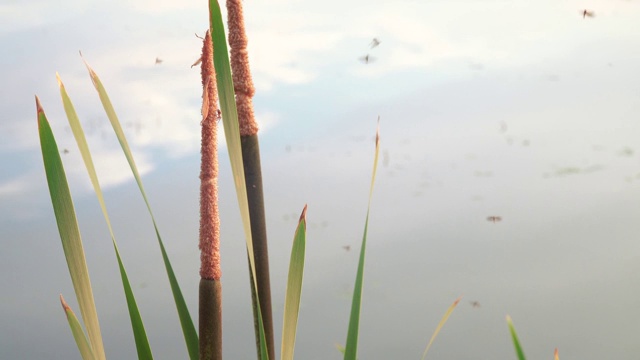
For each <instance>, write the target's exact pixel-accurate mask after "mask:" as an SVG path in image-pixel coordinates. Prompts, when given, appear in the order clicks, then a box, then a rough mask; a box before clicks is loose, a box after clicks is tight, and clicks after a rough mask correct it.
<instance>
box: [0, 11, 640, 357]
mask: <svg viewBox="0 0 640 360" xmlns="http://www.w3.org/2000/svg"><path fill="white" fill-rule="evenodd" d="M244 5H245V7H246V10H245V11H246V17H247V30H248V35H249V40H250V48H249V52H250V56H251V61H252V70H253V72H254V77H255V83H256V87H257V92H256V97H255V106H256V112H257V115H258V119H259V121H260V122H261V126H262V131H261V133H260V145H261V150H262V166H263V176H264V186H265V204H266V208H267V226H268V230H269V243H270V249H269V250H270V255H271V265H272V270H271V275H272V287H273V288H272V293H273V302H274V311H275V314H274V319H275V322H276V326H277V327H276V334H278V335H277V338H279V333H280V331H281V329H280V325H281V317H282V310H281V309H282V306H283V301H284V300H283V296H284V290H285V281H286V271H287V266H288V260H289V254H290V247H291V242H292V238H293V233H294V231H295V226H296V221H297V219H298V217H299V214H300V211H301V210H302V208H303V206H304V204H308V206H309V210H308V214H307V219H308V235H307V241H308V243H307V258H306V272H305V283H304V288H303V295H302V307H301V312H300V321H299V332H298V338H297V346H296V355H297V358H299V359H338V358H340V353H339V352H338V351H337V350H336V347H335V344H343V343H344V341H345V338H346V328H347V318H348V315H349V309H350V296H351V292H352V288H353V280H354V277H355V271H356V264H357V253H358V250H359V244H360V240H361V238H362V231H363V226H364V218H365V213H366V205H367V195H368V190H369V183H370V176H371V168H372V162H373V150H374V142H373V139H374V135H375V126H376V119H377V117H378V116H380V118H381V125H380V126H381V157H380V164H379V168H378V177H377V179H376V185H375V190H374V196H373V202H372V208H371V218H370V225H369V240H368V249H367V260H366V269H365V271H366V273H365V285H364V300H363V308H362V320H361V334H360V346H359V358H360V359H405V358H406V359H416V358H419V357H420V356H421V354H422V351H423V350H424V346H425V345H426V343H427V342H428V339H429V337H430V336H431V334H432V332H433V330H434V329H435V327H436V326H437V323H438V321H439V320H440V317H441V316H442V314H443V313H444V311H445V310H446V309H447V307H448V306H449V305H450V304H451V303H452V302H453V301H454V300H455V299H456V298H457V297H458V296H461V295H463V296H464V297H463V299H462V301H461V303H460V305H459V306H458V308H457V309H456V310H455V312H454V313H453V315H452V316H451V318H450V319H449V322H448V323H447V325H446V326H445V328H444V329H443V330H442V332H441V334H440V335H439V337H438V339H437V341H436V342H435V344H434V346H433V347H432V349H431V351H430V358H432V359H486V358H496V359H513V358H515V356H514V351H513V347H512V345H511V343H510V339H509V334H508V330H507V326H506V322H505V320H504V319H505V316H506V315H507V314H509V315H511V317H512V318H513V319H514V323H515V326H516V328H517V330H518V332H519V335H520V340H521V341H522V343H523V345H524V349H525V352H526V354H527V356H529V357H530V358H532V359H537V358H541V359H544V358H549V359H550V358H552V356H553V349H554V348H556V347H558V348H559V349H560V355H561V357H562V358H574V359H596V358H600V359H602V358H617V359H634V358H636V357H637V355H636V354H637V353H638V351H640V345H638V342H637V336H636V334H638V332H640V325H638V324H640V321H639V320H640V308H639V307H638V305H637V298H638V296H640V282H639V281H638V276H637V274H638V270H639V265H638V264H640V262H639V261H638V260H639V257H640V245H638V242H637V238H638V235H639V234H640V225H638V221H637V218H638V215H640V211H639V210H638V206H639V205H638V204H640V203H639V202H638V199H640V161H639V160H640V158H639V155H638V151H640V144H639V142H638V138H639V137H638V136H639V135H640V125H639V123H638V121H637V114H638V113H639V111H640V107H639V106H638V96H639V95H640V85H638V84H639V83H638V81H637V79H638V76H640V73H639V71H638V67H637V64H638V61H640V56H639V54H640V41H639V40H640V28H638V27H637V25H636V22H637V19H638V17H639V16H640V5H638V2H637V1H634V0H631V1H616V2H595V3H594V4H593V5H590V6H592V8H589V9H590V10H593V11H594V12H595V14H596V16H595V17H594V18H587V19H583V18H582V16H581V11H582V10H583V7H584V4H583V3H581V2H577V1H563V2H560V3H558V2H552V1H542V2H541V3H540V2H537V3H536V4H535V5H534V4H527V3H519V2H507V1H481V2H472V3H469V2H463V1H457V2H453V3H452V2H437V1H436V2H431V3H428V4H426V3H425V4H422V3H421V2H412V1H404V2H391V1H388V2H385V1H380V2H375V4H372V3H371V2H364V1H355V2H352V3H351V4H348V5H347V4H344V3H342V2H335V3H334V2H329V3H328V4H327V3H326V2H325V3H323V4H322V5H320V4H318V5H315V4H306V3H303V2H296V1H285V0H282V1H278V2H275V3H273V2H267V1H262V0H260V1H257V0H256V1H245V2H244ZM47 6H48V5H45V6H44V7H42V4H36V3H30V2H24V3H20V4H11V5H8V7H7V12H6V14H7V15H0V19H3V21H1V22H0V23H3V24H5V25H0V43H1V46H2V48H3V49H7V51H6V52H3V54H2V55H0V64H1V65H3V66H1V67H0V68H1V69H2V70H0V71H1V72H2V75H3V78H5V79H6V80H5V82H4V85H3V87H1V88H0V90H2V96H0V108H2V109H4V111H3V113H4V114H5V115H6V116H2V117H0V130H1V133H2V134H3V135H4V136H3V141H2V143H1V144H0V159H1V160H2V164H3V167H4V169H5V170H4V171H3V172H2V174H0V199H1V200H0V211H1V212H2V215H3V216H0V219H1V220H0V229H1V230H2V239H3V245H4V246H3V251H2V252H0V274H1V275H0V287H1V288H2V289H3V293H2V302H0V318H1V319H2V321H1V322H0V359H35V358H47V359H70V358H79V357H78V354H77V350H76V348H75V345H74V343H73V340H72V337H71V334H70V331H69V329H68V326H67V323H66V319H65V318H64V315H63V312H62V311H61V307H60V305H59V303H58V295H59V294H60V293H62V294H63V295H64V296H65V298H66V299H67V300H68V301H69V303H70V304H71V306H72V307H74V309H76V310H77V305H76V301H75V298H74V295H73V290H72V287H71V282H70V280H69V277H68V271H67V268H66V264H65V263H64V259H63V253H62V249H61V246H60V242H59V237H58V234H57V229H56V226H55V220H54V217H53V212H52V210H51V205H50V203H49V199H48V191H47V188H46V182H45V177H44V172H43V167H42V159H41V155H40V153H39V148H38V142H37V130H36V126H35V125H36V124H35V117H34V115H35V109H34V103H33V94H34V93H37V94H38V96H40V98H41V100H42V103H43V106H44V107H45V111H46V112H47V115H48V116H49V117H50V119H51V121H52V126H53V128H54V132H55V134H56V136H57V139H58V142H59V146H60V147H61V149H64V148H66V149H68V150H69V153H68V154H64V156H63V160H64V163H65V165H66V166H67V169H68V170H67V171H68V176H69V179H70V183H71V189H72V192H73V193H74V195H75V196H76V197H75V201H76V210H77V212H78V217H79V221H80V226H81V231H82V234H83V238H84V242H85V251H86V253H87V258H88V262H89V270H90V272H91V276H92V280H93V286H94V293H95V296H96V302H97V306H98V311H99V316H100V321H101V326H102V331H103V336H104V341H105V346H106V351H107V356H108V357H109V358H111V359H128V358H134V357H135V348H134V344H133V341H132V336H131V334H130V325H129V320H128V315H127V311H126V304H125V301H124V297H123V294H122V291H121V290H120V280H119V274H118V270H117V267H116V260H115V256H114V252H113V248H112V245H111V243H110V239H109V236H108V232H107V229H106V226H105V225H104V220H103V219H102V215H101V213H100V210H99V207H98V205H97V202H96V200H95V196H94V195H93V194H92V192H91V191H90V184H89V183H88V181H87V178H86V174H85V172H84V170H83V167H82V165H81V159H80V157H79V155H78V151H77V148H76V146H75V145H74V141H73V139H72V136H71V134H70V131H68V130H67V129H66V127H65V123H64V119H65V118H64V115H63V110H62V107H61V106H60V101H59V97H58V95H57V89H56V87H55V86H56V83H55V79H54V74H55V71H59V72H60V75H61V77H62V79H63V81H64V82H65V85H66V87H67V90H68V91H69V93H70V95H71V96H72V98H73V100H74V103H75V105H76V107H77V110H78V112H79V114H80V116H81V118H82V119H83V125H84V127H85V131H87V134H88V141H89V145H90V146H91V149H92V150H93V151H94V152H95V156H96V157H95V159H94V160H95V161H96V162H98V173H99V175H100V176H101V180H102V182H103V185H104V186H105V189H106V193H105V196H106V201H107V206H108V209H109V211H110V215H111V217H112V221H113V225H114V229H115V231H116V236H117V241H118V245H119V247H120V251H121V253H122V255H123V259H124V261H125V265H126V267H127V270H128V273H129V276H130V279H131V281H132V284H133V285H134V290H135V291H136V296H137V299H138V303H139V305H140V308H141V312H142V316H143V319H144V321H145V324H146V326H147V332H148V335H149V338H150V342H151V345H152V348H153V351H154V354H155V356H156V358H157V359H179V358H185V357H186V351H185V349H184V342H183V340H182V335H181V333H180V331H179V325H178V319H177V316H176V313H175V307H174V305H173V300H172V297H171V295H170V290H169V286H168V283H167V281H166V275H165V273H164V268H163V265H162V263H161V260H160V252H159V249H158V246H157V243H156V240H155V236H154V233H153V230H152V225H151V222H150V220H149V217H148V215H147V214H146V212H145V211H146V210H145V207H144V204H143V202H142V199H141V198H140V196H139V194H138V192H137V190H136V187H135V185H134V183H133V182H132V181H131V178H130V175H129V173H128V170H127V165H126V162H125V160H124V157H123V156H122V155H121V153H120V152H119V149H118V146H117V143H116V141H115V139H114V136H113V135H112V133H111V132H110V130H109V125H108V123H107V121H106V118H105V116H104V115H103V112H102V110H101V108H100V105H99V103H98V100H97V97H96V96H95V94H94V92H93V89H92V88H91V84H90V80H89V78H88V76H87V74H86V70H85V69H84V68H83V65H82V63H81V61H80V59H79V58H78V56H77V50H78V49H82V51H83V54H84V55H85V57H86V59H87V61H89V63H90V64H91V65H92V66H93V67H94V68H95V69H96V71H97V72H98V73H99V75H100V76H101V78H102V80H103V82H104V83H105V85H106V87H107V90H108V91H109V92H110V94H111V96H112V101H113V103H114V105H115V106H116V110H117V111H118V113H119V116H120V119H121V121H122V123H123V126H124V127H125V131H126V134H127V136H128V138H129V140H130V142H131V145H132V146H133V148H134V156H135V157H136V161H137V162H138V165H139V167H140V168H141V169H142V171H143V173H144V176H143V181H144V183H145V186H146V190H147V194H148V196H149V197H150V200H151V205H152V207H153V209H154V211H155V214H156V218H157V220H158V223H159V224H160V230H161V233H162V235H163V238H164V241H165V245H166V247H167V250H168V252H169V255H170V257H171V260H172V263H173V265H174V269H175V271H176V274H177V276H178V279H179V280H180V282H181V286H182V290H183V293H184V296H185V298H186V300H187V302H188V304H189V306H190V309H191V311H192V314H193V315H196V314H197V307H196V303H197V284H198V275H197V274H198V267H199V264H198V260H199V255H198V252H197V231H198V230H197V229H198V193H197V192H198V186H199V185H198V173H199V153H198V151H199V150H198V146H199V128H198V126H199V124H198V121H199V109H200V104H199V96H200V94H199V92H200V90H199V89H198V86H199V85H198V84H199V80H198V77H199V74H198V71H197V70H195V69H190V68H189V65H190V64H192V63H193V61H194V60H195V59H196V58H197V57H198V56H199V47H200V42H199V40H198V39H197V38H195V37H194V36H193V33H194V32H198V33H200V34H201V33H202V31H203V29H204V28H205V27H206V19H207V16H206V14H205V13H203V10H204V6H205V4H204V3H202V4H201V3H200V2H187V3H185V5H180V6H179V7H178V5H176V4H174V3H172V2H168V1H167V2H160V3H157V2H144V1H141V2H136V5H135V6H133V7H131V5H125V4H120V3H115V4H109V5H108V6H107V5H105V4H101V3H98V2H96V3H87V4H85V3H82V4H75V3H74V2H72V1H69V6H70V7H72V8H73V9H74V10H72V11H68V12H64V13H63V14H58V10H56V9H54V8H48V7H47ZM28 11H33V12H34V13H35V14H36V15H34V16H31V15H30V16H29V18H26V17H23V16H21V15H22V14H26V13H28ZM38 14H40V15H38ZM374 37H376V38H378V39H380V41H381V43H380V44H379V45H378V46H377V47H375V48H373V49H372V48H370V43H371V41H372V39H373V38H374ZM42 53H44V54H47V56H46V57H43V56H41V54H42ZM367 54H369V56H370V59H372V60H371V61H369V62H368V63H364V62H362V61H359V58H361V57H363V56H366V55H367ZM156 57H159V58H161V59H162V60H163V61H162V63H161V64H158V65H156V64H154V62H155V58H156ZM220 155H221V175H220V191H221V195H220V198H221V216H222V239H223V240H222V266H223V293H224V299H223V301H224V304H223V306H224V310H223V311H224V313H223V314H224V315H223V316H224V321H225V324H224V329H225V334H224V346H225V348H224V352H225V356H226V357H227V358H232V359H245V358H246V359H248V358H253V357H254V352H255V350H254V348H253V328H252V326H253V325H252V318H251V316H252V315H251V309H250V296H249V280H248V271H247V264H246V257H245V247H244V239H243V237H242V230H241V224H240V219H239V213H238V209H237V204H236V199H235V194H234V189H233V184H232V182H231V176H230V173H229V172H230V167H229V165H228V161H227V154H226V150H224V144H222V145H221V154H220ZM489 216H499V217H501V219H502V221H499V222H496V223H493V222H490V221H487V217H489ZM345 246H349V247H350V250H349V251H347V250H345V248H344V247H345ZM34 339H35V341H34ZM276 342H278V340H276Z"/></svg>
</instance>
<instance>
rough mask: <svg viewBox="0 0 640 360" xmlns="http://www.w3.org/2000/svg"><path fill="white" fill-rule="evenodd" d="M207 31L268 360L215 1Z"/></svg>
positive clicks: (239, 149)
mask: <svg viewBox="0 0 640 360" xmlns="http://www.w3.org/2000/svg"><path fill="white" fill-rule="evenodd" d="M209 30H210V31H211V41H212V42H213V65H214V67H215V69H216V85H217V87H218V98H219V101H220V109H221V110H222V123H223V126H224V135H225V140H226V142H227V149H228V153H229V162H230V163H231V172H232V173H233V182H234V184H235V187H236V196H237V198H238V206H239V208H240V215H241V217H242V225H243V229H244V234H245V240H246V243H247V253H248V256H249V265H250V268H251V275H252V276H251V279H252V286H253V292H254V293H255V296H256V300H257V301H256V307H257V309H256V313H257V314H258V319H256V320H257V323H258V333H259V349H260V359H262V360H265V359H268V358H269V357H268V350H267V342H266V337H265V333H264V326H263V323H262V310H261V309H260V301H259V296H258V284H257V282H256V279H257V276H256V266H255V258H254V256H253V238H252V236H251V219H250V215H249V204H248V197H247V189H246V188H245V176H244V166H243V161H242V147H241V143H240V128H239V124H238V111H237V109H236V102H235V91H234V87H233V79H232V77H231V65H230V63H229V51H228V48H227V39H226V37H225V31H224V24H223V21H222V13H221V12H220V4H219V3H218V1H217V0H209Z"/></svg>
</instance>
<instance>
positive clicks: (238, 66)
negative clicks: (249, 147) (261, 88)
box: [227, 0, 258, 136]
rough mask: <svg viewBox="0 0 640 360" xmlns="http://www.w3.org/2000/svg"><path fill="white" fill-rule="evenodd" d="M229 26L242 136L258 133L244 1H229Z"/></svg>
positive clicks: (234, 83)
mask: <svg viewBox="0 0 640 360" xmlns="http://www.w3.org/2000/svg"><path fill="white" fill-rule="evenodd" d="M227 17H228V20H227V24H228V26H229V47H230V48H231V50H230V53H231V70H232V74H231V75H232V77H233V86H234V90H235V93H236V107H237V109H238V125H239V127H240V135H241V136H251V135H255V134H257V133H258V123H257V122H256V119H255V114H254V113H253V100H252V98H253V95H254V94H255V92H256V90H255V88H254V86H253V80H252V79H251V70H250V68H249V55H248V53H247V42H248V40H247V35H246V32H245V29H244V15H243V14H242V0H227Z"/></svg>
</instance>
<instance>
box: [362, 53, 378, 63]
mask: <svg viewBox="0 0 640 360" xmlns="http://www.w3.org/2000/svg"><path fill="white" fill-rule="evenodd" d="M375 59H376V58H374V57H373V56H371V55H369V54H367V55H365V56H362V57H360V58H358V60H360V61H362V62H363V63H365V64H368V63H370V62H372V61H374V60H375Z"/></svg>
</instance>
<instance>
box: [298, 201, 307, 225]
mask: <svg viewBox="0 0 640 360" xmlns="http://www.w3.org/2000/svg"><path fill="white" fill-rule="evenodd" d="M302 220H304V221H307V204H304V209H302V214H300V220H298V222H302Z"/></svg>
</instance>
